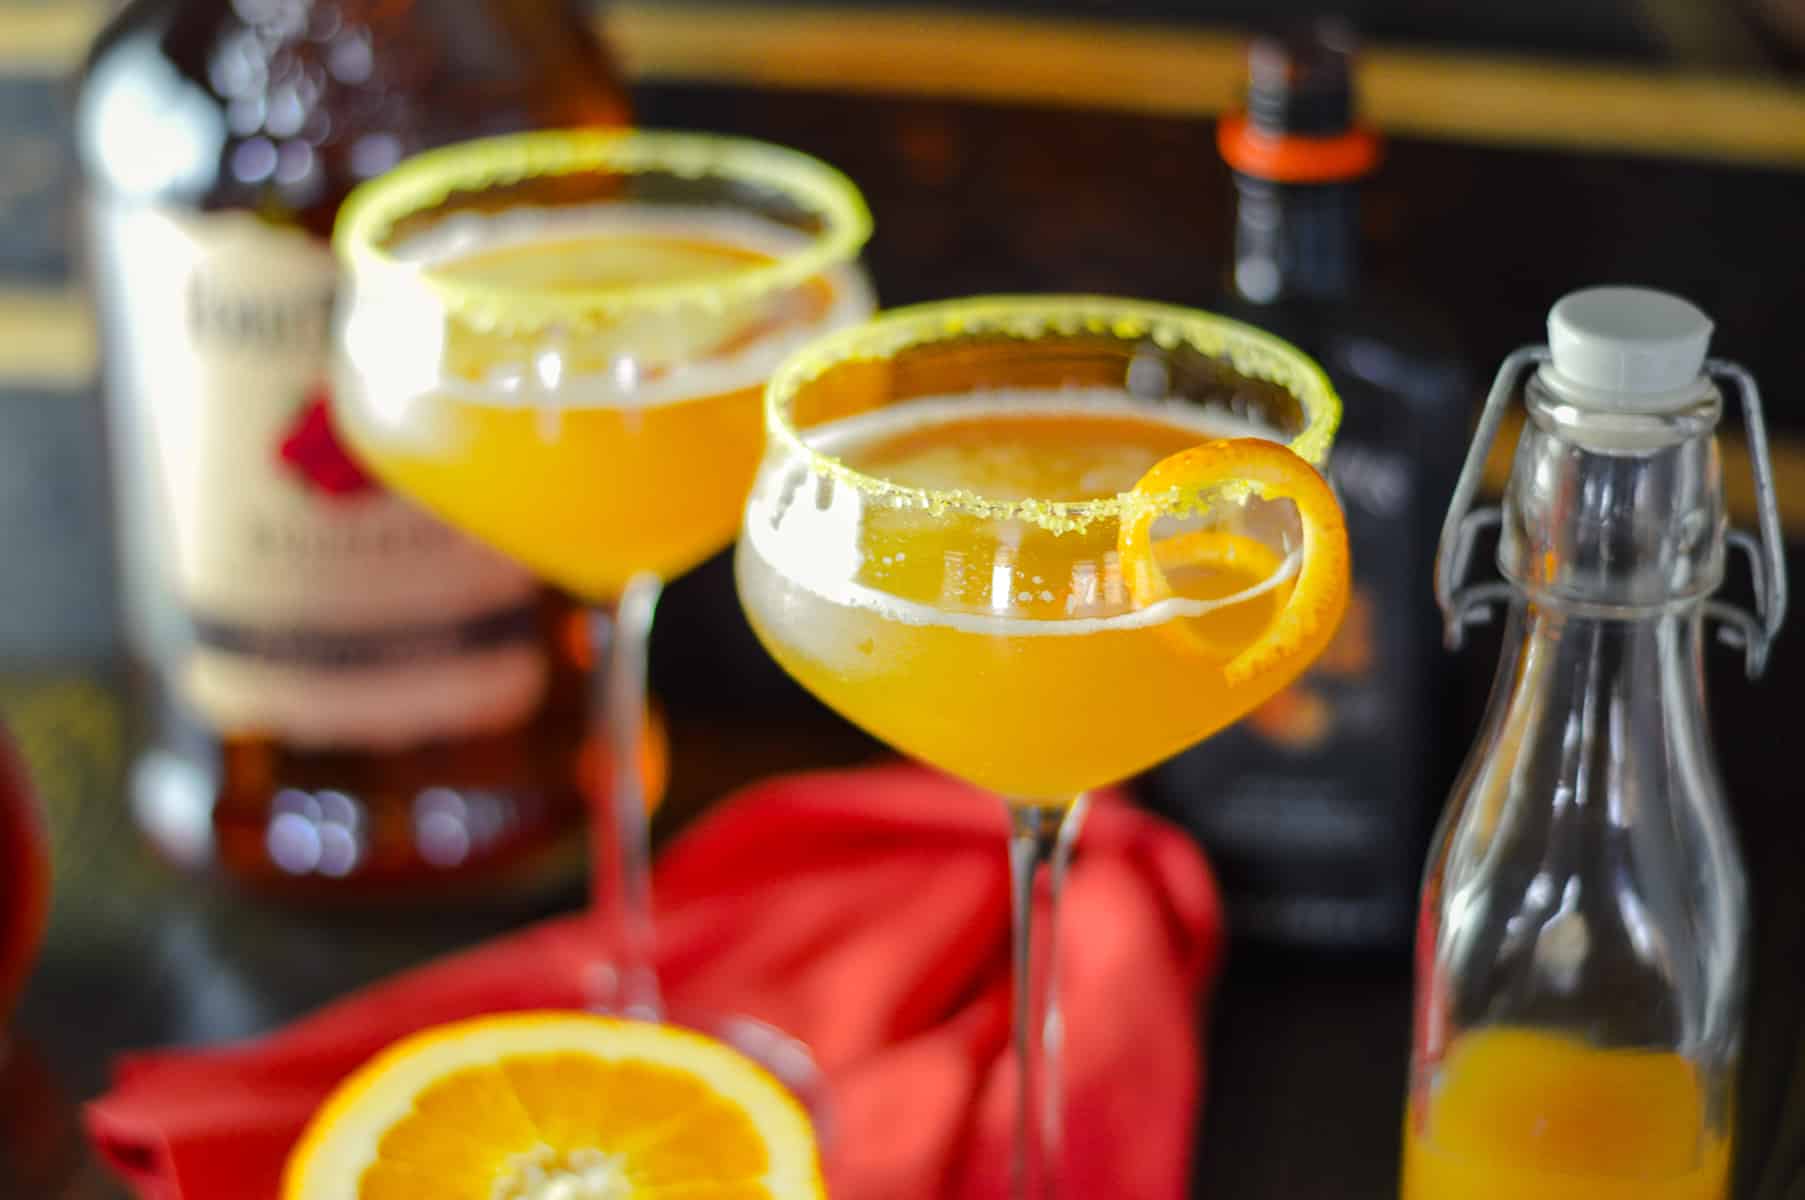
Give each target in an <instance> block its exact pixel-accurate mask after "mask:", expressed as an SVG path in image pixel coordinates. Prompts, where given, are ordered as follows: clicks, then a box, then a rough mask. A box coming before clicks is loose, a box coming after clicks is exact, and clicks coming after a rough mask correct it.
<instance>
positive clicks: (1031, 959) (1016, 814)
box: [1009, 796, 1085, 1200]
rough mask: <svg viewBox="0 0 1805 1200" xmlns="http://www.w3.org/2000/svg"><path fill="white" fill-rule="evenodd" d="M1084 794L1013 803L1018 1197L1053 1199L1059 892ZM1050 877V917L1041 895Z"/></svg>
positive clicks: (1060, 1029) (1058, 1113)
mask: <svg viewBox="0 0 1805 1200" xmlns="http://www.w3.org/2000/svg"><path fill="white" fill-rule="evenodd" d="M1084 807H1085V799H1084V797H1083V796H1080V797H1078V799H1077V801H1076V802H1075V803H1072V804H1037V803H1028V802H1012V803H1011V804H1010V806H1009V822H1010V824H1009V875H1010V882H1011V889H1010V890H1011V896H1012V902H1013V907H1014V915H1015V921H1014V936H1015V963H1014V965H1015V1063H1016V1071H1017V1082H1018V1085H1019V1086H1018V1087H1017V1088H1016V1094H1017V1096H1018V1098H1019V1099H1018V1105H1017V1108H1016V1114H1015V1161H1014V1186H1013V1188H1012V1191H1013V1193H1014V1200H1056V1197H1057V1196H1058V1194H1059V1190H1058V1178H1057V1176H1058V1163H1059V1147H1060V1129H1061V1125H1062V1120H1061V1117H1062V1111H1061V1096H1060V1086H1059V1050H1060V1042H1061V1040H1062V1039H1063V1035H1064V1029H1063V1027H1062V1026H1061V1024H1060V1016H1059V983H1058V971H1057V969H1056V966H1057V961H1058V959H1057V947H1058V942H1059V898H1060V892H1061V891H1062V890H1063V888H1064V884H1065V876H1066V868H1067V867H1068V866H1069V865H1070V862H1071V856H1072V845H1073V843H1074V842H1076V841H1077V839H1078V828H1079V826H1080V825H1081V824H1082V823H1083V821H1084ZM1043 876H1044V877H1045V879H1046V904H1045V908H1044V915H1045V920H1044V921H1042V920H1038V919H1037V918H1038V917H1040V915H1041V914H1040V913H1038V912H1037V911H1036V909H1037V907H1039V906H1038V905H1037V904H1036V899H1037V895H1038V893H1039V892H1040V890H1041V889H1040V882H1041V879H1042V877H1043Z"/></svg>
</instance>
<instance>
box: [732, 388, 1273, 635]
mask: <svg viewBox="0 0 1805 1200" xmlns="http://www.w3.org/2000/svg"><path fill="white" fill-rule="evenodd" d="M1022 417H1032V418H1037V419H1045V420H1049V421H1052V420H1062V419H1069V420H1084V419H1086V418H1090V419H1096V418H1108V417H1128V418H1132V419H1134V420H1137V421H1144V422H1147V423H1149V424H1151V425H1163V426H1166V427H1167V428H1168V430H1170V431H1172V432H1175V433H1176V434H1177V437H1176V442H1179V443H1182V442H1187V441H1188V442H1202V441H1209V440H1212V439H1216V438H1235V437H1254V438H1262V439H1265V440H1274V435H1273V434H1272V432H1271V431H1270V430H1267V429H1265V428H1264V427H1262V426H1260V425H1258V424H1256V423H1254V422H1252V421H1249V420H1246V419H1245V418H1241V417H1237V416H1235V415H1233V414H1230V413H1225V412H1221V411H1217V410H1212V409H1207V408H1203V407H1201V406H1198V405H1195V404H1190V403H1186V402H1182V401H1145V400H1136V399H1134V398H1132V397H1131V396H1129V395H1128V394H1127V393H1126V392H1124V391H1122V390H1120V389H1117V388H1096V387H1072V388H1059V389H1048V390H1044V391H1043V390H1028V389H1011V390H1007V391H995V392H985V393H976V394H970V395H965V396H957V397H923V398H920V399H914V400H910V401H907V402H905V403H901V404H894V405H890V406H887V407H884V408H881V409H876V410H873V411H871V412H866V413H861V414H859V415H857V416H854V417H848V418H844V419H842V420H838V421H834V422H832V423H830V424H828V425H825V426H821V427H818V428H815V429H812V430H808V431H806V432H805V434H804V440H805V441H807V443H808V444H809V445H810V446H811V447H813V448H814V449H816V450H818V451H820V452H821V453H823V454H828V455H833V456H834V457H836V458H842V459H849V458H850V459H860V458H862V455H861V453H860V452H861V451H862V450H868V449H869V448H871V447H874V446H881V445H882V444H884V443H886V442H892V441H893V440H894V439H896V438H897V437H898V436H899V435H908V436H918V435H920V434H922V433H923V432H924V431H931V430H933V429H935V428H936V427H945V426H947V425H949V424H970V423H977V422H985V421H989V420H994V419H999V418H1000V419H1019V418H1022ZM1173 444H1174V439H1172V438H1169V437H1168V438H1165V439H1149V440H1143V441H1141V442H1140V443H1139V444H1136V443H1135V442H1134V441H1132V440H1130V441H1127V442H1123V443H1120V444H1117V445H1112V446H1102V447H1099V446H1097V445H1094V444H1093V445H1091V446H1089V447H1086V448H1084V456H1085V459H1086V461H1085V462H1083V463H1082V465H1081V466H1080V467H1079V468H1078V469H1076V470H1073V471H1069V472H1065V473H1064V477H1063V478H1059V477H1058V476H1060V475H1061V472H1059V471H1058V469H1057V467H1055V468H1054V469H1053V470H1051V471H1049V469H1048V463H1047V461H1046V457H1045V451H1044V450H1030V449H1029V448H1027V447H1025V446H1022V445H1020V444H1019V443H1013V444H1012V443H1010V442H1008V441H1007V440H1003V441H992V442H987V443H985V444H984V445H982V446H979V447H958V446H946V445H941V446H935V447H933V448H931V449H928V450H925V451H922V452H917V453H914V454H910V455H908V456H906V457H904V458H902V459H900V460H893V461H888V462H885V463H884V464H882V466H881V467H879V468H876V469H874V468H873V467H872V466H871V465H870V464H862V466H863V469H866V470H870V471H872V473H873V474H876V475H881V477H882V478H884V479H885V480H887V481H889V482H892V483H897V484H902V485H905V486H907V487H911V488H920V489H924V490H927V491H933V492H946V493H951V492H963V493H966V494H977V495H981V496H983V497H985V498H986V499H989V500H998V501H1027V500H1043V501H1054V502H1083V501H1090V500H1100V499H1108V498H1123V497H1125V496H1126V494H1127V493H1129V492H1130V491H1132V489H1133V488H1134V485H1135V482H1136V481H1137V480H1139V479H1140V478H1141V476H1142V475H1144V474H1146V472H1147V471H1148V469H1149V468H1151V467H1152V466H1153V465H1154V463H1156V462H1158V461H1159V459H1160V458H1161V457H1163V454H1162V453H1161V452H1160V451H1161V449H1162V448H1170V447H1171V446H1173ZM1036 483H1038V484H1040V485H1042V486H1040V487H1038V488H1037V487H1036V486H1034V485H1035V484H1036ZM1047 484H1053V485H1054V486H1052V487H1048V486H1045V485H1047ZM834 491H835V498H834V499H830V500H829V501H828V503H827V505H826V506H825V507H823V506H822V505H821V504H820V502H819V499H820V498H819V497H818V496H817V495H810V496H806V497H798V496H797V495H795V494H794V493H791V494H788V495H779V496H775V497H755V498H754V501H753V511H752V516H751V519H749V520H748V521H747V523H746V529H745V533H744V537H745V539H746V541H747V543H748V545H749V548H750V549H751V550H752V551H753V552H755V553H757V554H758V555H759V556H760V557H761V558H763V559H764V560H765V562H766V563H767V564H768V565H769V566H770V567H771V568H772V569H773V570H774V571H775V572H777V573H778V574H779V575H781V576H782V578H783V581H784V582H785V583H787V584H792V585H799V586H801V587H803V588H805V589H807V590H808V591H810V592H812V593H814V594H815V595H817V596H819V597H820V598H821V599H823V600H826V601H828V602H829V603H830V604H835V605H844V606H847V607H853V608H860V609H868V610H872V611H875V612H877V613H879V614H880V615H882V616H883V617H884V618H885V619H886V620H891V621H899V622H903V623H906V624H916V625H944V626H948V627H950V628H955V629H962V630H966V631H968V632H973V633H990V634H997V635H1000V636H1006V637H1079V636H1087V635H1090V634H1095V633H1099V632H1103V631H1106V630H1121V629H1134V628H1140V627H1144V626H1148V625H1157V624H1160V623H1162V622H1165V621H1171V620H1176V619H1179V618H1184V617H1201V616H1203V615H1205V614H1206V613H1209V612H1212V611H1214V610H1216V609H1220V608H1224V607H1227V606H1229V605H1233V604H1238V603H1242V602H1245V601H1248V600H1252V599H1254V598H1256V597H1258V596H1261V595H1264V594H1266V593H1268V592H1270V591H1272V590H1273V589H1275V588H1277V587H1280V586H1282V585H1283V584H1284V583H1286V582H1287V581H1289V580H1290V579H1291V578H1292V577H1293V576H1294V575H1295V573H1296V566H1297V563H1296V554H1295V552H1292V553H1290V554H1288V555H1287V556H1286V557H1285V560H1284V565H1283V566H1282V567H1281V568H1280V569H1279V570H1278V571H1275V572H1273V573H1272V574H1270V575H1268V576H1267V577H1266V578H1264V579H1261V580H1259V581H1258V582H1257V583H1254V584H1252V585H1251V586H1249V587H1246V588H1243V589H1241V590H1239V591H1236V592H1234V593H1232V594H1229V595H1225V596H1220V597H1212V598H1209V599H1202V598H1197V597H1188V596H1182V595H1181V596H1175V597H1173V598H1171V599H1169V600H1163V601H1160V602H1159V603H1157V604H1153V605H1149V606H1147V607H1144V608H1135V607H1132V606H1130V605H1129V604H1128V603H1127V600H1126V596H1125V595H1124V596H1122V597H1121V598H1120V599H1118V600H1117V601H1116V603H1115V604H1113V605H1112V604H1110V603H1108V601H1107V597H1108V594H1109V592H1110V590H1111V585H1110V581H1109V580H1108V579H1097V580H1096V585H1097V586H1096V589H1095V592H1096V594H1095V596H1094V597H1092V596H1089V595H1087V594H1086V590H1085V589H1086V583H1085V580H1084V579H1083V578H1077V579H1067V580H1060V581H1057V583H1056V584H1055V581H1052V580H1050V579H1048V578H1047V577H1046V576H1040V577H1035V576H1033V575H1029V576H1027V577H1025V578H1024V579H1021V580H1014V579H1011V581H1010V586H1009V588H1008V590H1007V593H1006V594H1000V595H997V596H996V597H995V598H994V602H993V603H991V604H990V605H988V606H987V608H986V609H985V610H981V611H972V610H969V609H966V610H960V609H953V608H948V607H943V606H941V605H939V604H930V603H925V602H919V601H912V600H909V599H905V598H903V597H899V596H897V595H895V594H892V593H890V592H886V591H884V590H882V589H879V588H875V587H870V586H867V585H865V584H863V583H860V582H859V581H858V578H857V576H858V572H857V570H849V569H848V555H849V554H850V555H853V556H856V555H857V554H859V551H858V549H857V547H856V546H852V547H847V546H845V545H842V544H841V543H844V542H845V541H846V539H847V538H848V537H849V536H852V535H853V534H854V533H856V529H857V517H858V515H859V514H858V513H856V512H848V511H837V510H836V507H835V506H836V503H837V504H838V505H840V506H842V508H843V507H844V506H846V505H855V506H856V505H863V504H870V503H878V504H882V503H887V502H888V501H886V500H884V499H881V498H879V499H872V498H869V497H865V496H862V495H860V494H859V492H858V490H857V489H856V488H854V487H851V486H848V485H844V484H837V485H834ZM1049 493H1052V494H1049ZM1124 502H1126V500H1124ZM798 503H800V504H804V505H812V506H814V508H815V512H816V513H817V514H819V516H815V515H814V514H810V513H807V512H806V511H804V512H798V513H796V514H794V516H791V515H790V514H786V513H782V512H762V513H761V512H760V511H759V510H760V505H761V504H772V505H780V506H781V505H788V504H798ZM795 517H800V518H801V519H802V520H803V521H805V522H809V523H810V524H812V525H815V526H817V532H816V534H815V536H812V537H811V536H806V535H799V534H798V533H797V532H796V530H795V529H794V528H792V529H791V530H790V531H789V532H787V533H786V534H785V536H784V537H783V538H782V539H779V538H778V537H777V535H776V533H775V532H774V530H775V529H776V527H777V526H778V525H779V524H782V523H783V522H784V521H785V520H786V519H792V520H793V519H794V518H795ZM780 542H781V544H780ZM902 553H903V554H906V553H907V551H903V552H902ZM1112 555H1113V551H1105V552H1104V555H1103V557H1104V558H1106V559H1107V558H1109V557H1110V556H1112ZM1098 565H1099V566H1102V565H1103V564H1101V563H1100V564H1098ZM1118 583H1119V581H1118ZM1054 586H1057V587H1058V588H1059V591H1058V593H1057V594H1056V593H1055V592H1054V591H1053V588H1054ZM1062 599H1063V601H1064V605H1063V611H1060V612H1058V613H1056V614H1053V615H1037V616H1021V615H1016V610H1018V609H1020V608H1021V607H1023V606H1024V605H1029V604H1033V603H1034V602H1035V601H1039V602H1040V603H1039V605H1037V606H1036V607H1041V606H1044V605H1046V604H1050V603H1053V602H1055V601H1058V600H1062ZM1112 609H1113V610H1115V611H1110V610H1112ZM826 632H828V631H827V630H824V629H821V628H816V629H814V630H812V631H810V633H809V634H806V635H805V636H813V637H819V635H821V634H823V633H826Z"/></svg>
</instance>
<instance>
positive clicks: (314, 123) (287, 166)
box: [74, 0, 627, 232]
mask: <svg viewBox="0 0 1805 1200" xmlns="http://www.w3.org/2000/svg"><path fill="white" fill-rule="evenodd" d="M626 116H627V105H626V94H625V90H624V88H623V87H622V86H621V84H620V81H619V78H618V75H617V74H616V72H615V71H614V68H613V65H612V63H611V62H610V60H609V59H608V56H607V53H606V51H605V49H604V47H603V46H602V45H601V43H600V42H599V40H598V39H597V38H596V37H595V36H594V32H593V30H591V28H590V27H589V26H588V24H587V23H586V21H584V20H583V19H582V18H581V15H580V13H579V12H578V10H577V9H576V8H575V7H574V6H572V5H569V4H566V3H564V2H563V0H556V2H553V0H546V2H543V3H536V4H513V3H501V2H500V0H487V2H484V3H460V4H456V5H444V4H437V3H425V2H422V0H416V2H414V3H403V4H397V5H383V6H369V5H361V4H358V5H354V4H349V3H316V4H311V5H294V6H276V8H275V10H273V15H271V16H269V17H268V19H260V20H258V21H248V20H246V19H244V18H243V17H242V16H241V15H240V14H239V11H238V7H237V6H234V5H232V4H230V3H226V2H225V0H139V2H138V3H134V4H132V5H129V6H128V7H127V8H126V9H125V10H124V11H123V12H121V13H120V14H119V16H118V17H116V18H115V19H114V20H113V21H112V22H111V23H110V24H109V26H108V27H107V29H106V30H105V31H104V32H103V33H102V34H101V36H100V37H99V38H98V39H97V40H96V43H95V46H94V49H93V51H92V52H91V54H90V55H89V57H88V60H87V62H86V64H85V67H84V69H83V71H82V74H81V77H80V81H79V86H78V92H77V95H76V101H75V111H74V134H75V142H76V148H77V154H78V157H79V159H80V162H81V164H82V167H83V169H84V172H85V174H86V175H87V177H88V179H89V180H90V182H91V183H92V184H93V185H95V186H96V187H98V188H100V189H101V190H104V191H107V192H111V193H115V194H120V195H123V196H126V197H129V198H133V199H142V200H154V201H160V202H167V203H175V204H179V205H184V206H189V207H204V208H243V209H254V210H257V211H259V212H262V213H264V214H266V215H269V216H271V217H272V218H274V219H282V218H285V217H286V218H289V219H292V220H296V221H298V222H299V223H301V224H304V225H317V226H318V227H319V228H318V229H317V230H316V231H317V232H324V231H325V229H326V228H327V227H329V226H330V222H331V217H332V214H333V212H334V211H335V210H336V208H337V205H338V202H339V201H340V200H341V199H342V198H343V196H344V194H345V193H346V192H347V191H349V190H350V188H352V187H354V186H355V185H356V184H358V183H360V182H362V181H363V180H365V179H367V178H370V177H372V176H374V175H377V174H380V173H381V172H382V171H384V170H387V169H388V168H389V167H391V166H393V165H394V164H395V163H396V162H398V161H399V160H400V159H401V158H403V157H405V156H407V155H409V154H412V153H415V152H417V151H419V150H422V149H425V148H427V147H429V146H433V145H438V144H443V143H445V142H448V141H452V140H455V139H458V138H464V137H473V136H480V135H482V134H486V133H498V132H505V131H512V130H516V129H522V128H530V127H543V126H551V125H578V124H610V123H619V122H621V121H624V120H625V119H626Z"/></svg>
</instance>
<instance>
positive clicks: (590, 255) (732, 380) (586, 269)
mask: <svg viewBox="0 0 1805 1200" xmlns="http://www.w3.org/2000/svg"><path fill="white" fill-rule="evenodd" d="M813 236H814V235H813V234H810V233H808V232H806V231H804V230H800V229H796V228H793V227H791V226H788V225H784V224H782V223H780V222H778V221H775V220H771V219H769V218H765V217H760V216H757V215H755V214H753V213H749V212H740V211H735V210H731V209H721V208H708V207H700V206H664V205H644V204H633V203H630V202H624V203H616V204H585V205H577V206H571V207H566V208H521V209H509V210H507V211H505V212H502V213H497V214H482V213H469V212H466V213H459V214H457V215H455V216H452V217H448V218H446V219H445V220H443V221H440V222H439V223H438V224H436V225H434V226H433V227H432V228H431V229H428V230H426V231H424V232H422V233H418V234H415V235H413V236H412V237H409V238H407V239H406V240H404V241H402V242H400V243H399V244H398V245H397V246H396V247H395V256H396V257H397V258H398V259H401V260H403V261H406V262H409V263H413V264H416V265H418V266H419V267H420V268H421V269H422V270H424V271H429V272H437V273H439V274H442V275H445V276H446V277H449V278H457V279H461V280H465V281H468V282H480V283H483V284H486V285H491V286H505V287H518V288H523V289H532V290H534V291H538V292H549V293H552V294H556V293H557V292H558V291H560V290H564V289H576V288H585V289H587V288H597V287H610V286H618V287H623V288H628V287H636V286H640V285H643V284H647V283H659V284H675V283H683V282H689V281H694V280H699V279H703V278H707V277H709V276H712V275H720V274H727V273H731V272H733V271H735V270H744V269H745V268H746V267H748V266H751V265H756V264H762V263H767V262H771V261H773V260H775V259H778V258H781V257H783V256H784V255H786V254H794V253H796V252H797V251H798V250H800V249H801V248H802V247H803V246H805V245H806V244H807V243H808V242H809V241H810V240H811V238H812V237H813ZM873 305H874V301H873V297H872V294H871V288H870V285H869V283H868V282H867V281H866V279H865V276H864V273H863V272H862V271H861V270H859V269H858V268H857V267H856V266H844V267H840V268H837V269H835V270H832V271H829V272H827V274H826V275H825V276H823V277H822V278H821V279H819V280H817V281H815V282H814V283H812V284H810V285H805V286H804V287H800V288H793V289H789V290H787V291H779V292H776V293H774V294H773V295H771V296H768V297H765V298H764V299H763V301H762V302H761V303H759V304H756V305H751V306H745V305H742V306H739V307H737V308H728V307H713V306H701V305H696V306H691V307H690V308H688V309H683V310H680V311H679V312H678V313H677V314H676V319H670V318H668V317H666V316H665V315H664V314H656V315H655V316H651V315H648V316H644V317H632V318H623V319H621V320H620V321H618V322H616V323H614V324H613V325H612V326H606V327H603V328H600V329H592V330H588V331H585V332H584V333H583V334H582V335H581V336H572V337H570V338H568V339H567V340H566V342H565V344H564V346H563V347H561V348H552V347H547V346H546V345H545V344H544V341H545V339H543V338H540V337H537V336H533V337H509V336H505V335H486V334H483V333H480V332H478V331H474V330H469V329H460V328H458V327H456V326H455V325H454V326H452V327H451V328H450V330H449V331H448V332H447V335H446V345H445V350H444V363H445V368H446V369H445V370H443V371H442V372H441V375H440V380H439V386H440V387H441V388H442V389H443V390H444V391H446V392H447V393H448V394H454V395H456V396H457V397H458V398H459V399H460V400H463V401H465V402H467V403H471V404H484V405H493V406H505V405H532V406H534V407H551V408H595V407H639V408H645V407H652V406H656V405H661V404H675V403H680V402H682V401H685V400H690V399H693V398H695V397H697V396H704V395H714V394H718V393H722V392H734V391H741V390H744V389H746V388H749V387H757V386H760V385H762V384H763V383H764V381H765V379H766V378H768V377H769V376H770V374H771V372H772V371H773V370H774V369H775V368H776V366H777V364H778V363H779V362H781V361H782V360H783V359H784V358H785V357H786V356H787V355H789V354H790V353H792V352H793V351H795V350H796V349H798V348H799V347H801V346H802V345H804V344H805V343H807V342H808V341H809V340H810V339H811V338H813V337H815V336H817V335H819V334H820V333H821V332H822V331H824V330H827V329H835V328H839V327H841V326H843V325H847V324H850V323H852V322H854V321H857V320H860V319H862V318H864V317H865V316H866V315H867V314H869V313H870V312H871V310H872V308H873ZM382 349H383V348H382V347H381V346H371V347H369V348H368V353H372V354H376V353H381V351H382Z"/></svg>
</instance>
